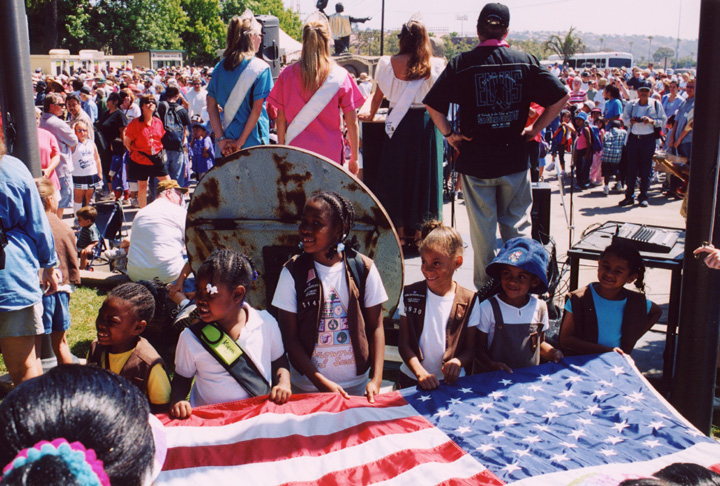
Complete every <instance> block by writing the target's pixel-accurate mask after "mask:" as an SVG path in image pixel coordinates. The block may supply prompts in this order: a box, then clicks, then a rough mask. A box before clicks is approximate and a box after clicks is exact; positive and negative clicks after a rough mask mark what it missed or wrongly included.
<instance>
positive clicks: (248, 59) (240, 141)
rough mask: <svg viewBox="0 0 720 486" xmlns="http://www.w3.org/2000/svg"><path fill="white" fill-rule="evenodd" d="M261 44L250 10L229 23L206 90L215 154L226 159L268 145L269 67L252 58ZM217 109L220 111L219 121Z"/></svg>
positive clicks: (260, 30) (270, 79) (270, 74)
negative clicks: (234, 154)
mask: <svg viewBox="0 0 720 486" xmlns="http://www.w3.org/2000/svg"><path fill="white" fill-rule="evenodd" d="M261 40H262V25H260V22H258V21H257V20H256V19H255V17H254V16H253V14H252V12H251V11H250V10H245V12H244V13H243V14H242V15H241V16H239V17H234V18H233V19H232V20H231V21H230V24H229V25H228V31H227V43H226V48H225V52H223V59H222V60H221V61H220V62H219V63H218V64H217V66H215V69H214V70H213V76H212V78H211V79H210V83H209V84H208V88H207V93H208V94H207V112H208V116H209V117H210V124H211V125H212V127H213V131H214V132H215V140H216V148H215V153H216V154H222V155H223V156H227V155H230V154H231V153H233V152H236V151H237V150H240V149H241V148H245V147H253V146H255V145H266V144H267V143H268V142H269V137H270V120H269V118H268V114H267V111H266V109H265V98H267V96H268V95H269V94H270V90H271V89H272V85H273V82H272V73H271V72H270V66H268V64H267V63H266V62H265V61H263V60H262V59H260V58H258V57H255V53H256V52H257V50H258V47H260V42H261ZM219 107H222V109H223V116H222V118H221V117H220V110H219Z"/></svg>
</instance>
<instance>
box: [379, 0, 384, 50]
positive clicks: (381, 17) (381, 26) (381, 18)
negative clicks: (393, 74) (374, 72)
mask: <svg viewBox="0 0 720 486" xmlns="http://www.w3.org/2000/svg"><path fill="white" fill-rule="evenodd" d="M383 54H385V0H382V13H381V14H380V56H382V55H383Z"/></svg>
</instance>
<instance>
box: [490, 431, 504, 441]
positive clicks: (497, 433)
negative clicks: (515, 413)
mask: <svg viewBox="0 0 720 486" xmlns="http://www.w3.org/2000/svg"><path fill="white" fill-rule="evenodd" d="M488 435H489V436H490V437H492V438H493V439H499V438H500V437H504V436H505V431H504V430H494V431H492V432H490V433H489V434H488Z"/></svg>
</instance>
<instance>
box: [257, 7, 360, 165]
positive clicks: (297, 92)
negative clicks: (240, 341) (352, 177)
mask: <svg viewBox="0 0 720 486" xmlns="http://www.w3.org/2000/svg"><path fill="white" fill-rule="evenodd" d="M330 38H331V37H330V29H329V27H328V24H327V21H324V20H321V19H319V18H318V20H310V21H308V23H306V24H305V26H304V27H303V48H302V54H301V57H300V60H299V61H298V62H296V63H295V64H293V65H291V66H288V67H287V68H285V69H284V70H283V72H281V73H280V77H279V78H278V80H277V82H276V83H275V86H274V87H273V89H272V91H271V92H270V96H269V97H268V103H269V104H270V105H272V106H273V107H274V108H275V109H277V122H276V126H277V132H278V143H280V144H281V145H290V146H292V147H298V148H303V149H306V150H310V151H312V152H316V153H318V154H320V155H322V156H324V157H327V158H328V159H330V160H332V161H334V162H336V163H338V164H341V165H342V163H343V139H342V126H341V122H342V120H341V117H340V112H341V111H342V113H343V118H344V120H345V126H346V127H347V131H348V140H349V142H350V149H351V155H350V161H349V164H348V169H349V170H350V172H352V173H353V174H357V171H358V163H357V158H358V144H359V138H358V121H357V112H356V110H357V109H358V108H359V107H360V106H362V104H363V102H364V101H365V98H364V96H363V95H362V93H361V92H360V90H359V89H358V87H357V84H355V81H354V80H353V79H352V77H351V76H350V75H349V74H348V72H347V71H346V70H345V69H343V68H342V67H340V66H338V65H337V64H335V63H334V62H332V61H331V59H330Z"/></svg>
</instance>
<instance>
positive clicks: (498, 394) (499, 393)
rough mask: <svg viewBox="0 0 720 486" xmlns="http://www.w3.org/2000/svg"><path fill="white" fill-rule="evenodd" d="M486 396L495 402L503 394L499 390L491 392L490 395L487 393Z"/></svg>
mask: <svg viewBox="0 0 720 486" xmlns="http://www.w3.org/2000/svg"><path fill="white" fill-rule="evenodd" d="M488 396H489V397H490V398H492V399H493V400H497V399H498V398H502V397H504V396H505V394H504V393H503V392H501V391H500V390H497V391H494V392H492V393H488Z"/></svg>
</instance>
